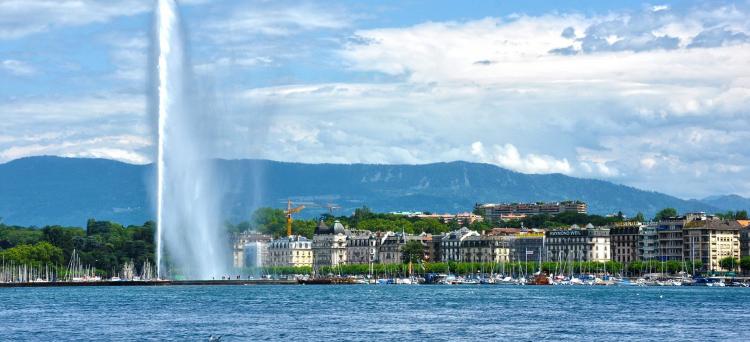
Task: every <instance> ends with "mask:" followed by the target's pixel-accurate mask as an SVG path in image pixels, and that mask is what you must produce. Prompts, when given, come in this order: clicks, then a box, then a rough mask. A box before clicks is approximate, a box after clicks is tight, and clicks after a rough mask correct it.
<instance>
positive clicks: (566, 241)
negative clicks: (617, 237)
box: [545, 224, 611, 262]
mask: <svg viewBox="0 0 750 342" xmlns="http://www.w3.org/2000/svg"><path fill="white" fill-rule="evenodd" d="M545 244H546V246H545V247H546V250H547V253H546V255H547V259H548V260H550V261H599V262H606V261H610V256H611V254H610V237H609V229H605V228H594V227H593V226H592V225H590V224H589V225H588V226H586V228H583V229H581V228H578V227H577V226H574V227H571V229H566V230H550V231H547V233H546V239H545Z"/></svg>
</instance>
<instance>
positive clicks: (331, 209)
mask: <svg viewBox="0 0 750 342" xmlns="http://www.w3.org/2000/svg"><path fill="white" fill-rule="evenodd" d="M326 208H328V212H329V213H331V216H333V211H334V210H335V209H341V207H340V206H338V205H337V204H335V203H328V204H326Z"/></svg>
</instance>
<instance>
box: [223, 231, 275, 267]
mask: <svg viewBox="0 0 750 342" xmlns="http://www.w3.org/2000/svg"><path fill="white" fill-rule="evenodd" d="M269 241H271V236H269V235H266V234H261V233H258V232H242V233H239V234H235V235H234V243H233V247H234V248H233V249H232V257H233V258H232V259H233V261H232V264H233V265H234V267H237V268H242V267H256V266H259V265H263V264H264V260H265V259H266V257H267V255H268V242H269ZM248 247H249V248H248ZM246 250H248V251H249V252H250V253H246ZM248 261H250V262H251V263H250V264H248Z"/></svg>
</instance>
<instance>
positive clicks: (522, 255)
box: [510, 231, 547, 262]
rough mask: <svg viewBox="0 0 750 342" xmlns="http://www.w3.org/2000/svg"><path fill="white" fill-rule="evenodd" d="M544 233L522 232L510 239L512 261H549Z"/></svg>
mask: <svg viewBox="0 0 750 342" xmlns="http://www.w3.org/2000/svg"><path fill="white" fill-rule="evenodd" d="M545 252H546V249H545V236H544V232H541V231H535V232H521V233H519V234H517V235H514V236H511V238H510V261H512V262H522V261H534V260H539V258H540V255H541V258H542V260H547V257H546V255H545Z"/></svg>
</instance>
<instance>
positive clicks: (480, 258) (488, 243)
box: [460, 235, 511, 263]
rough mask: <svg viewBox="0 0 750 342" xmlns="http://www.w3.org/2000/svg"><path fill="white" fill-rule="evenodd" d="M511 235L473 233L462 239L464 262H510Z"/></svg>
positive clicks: (462, 257)
mask: <svg viewBox="0 0 750 342" xmlns="http://www.w3.org/2000/svg"><path fill="white" fill-rule="evenodd" d="M510 241H511V239H510V237H509V236H499V235H498V236H493V235H479V236H477V235H472V236H467V237H466V238H465V239H463V241H461V248H460V253H461V258H460V259H461V260H462V261H464V262H496V263H500V262H509V261H510Z"/></svg>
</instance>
